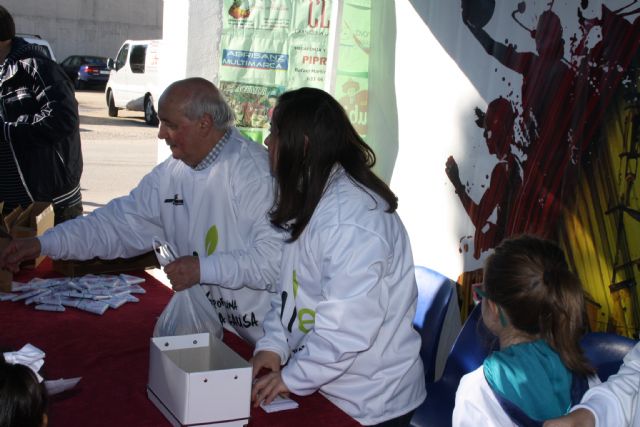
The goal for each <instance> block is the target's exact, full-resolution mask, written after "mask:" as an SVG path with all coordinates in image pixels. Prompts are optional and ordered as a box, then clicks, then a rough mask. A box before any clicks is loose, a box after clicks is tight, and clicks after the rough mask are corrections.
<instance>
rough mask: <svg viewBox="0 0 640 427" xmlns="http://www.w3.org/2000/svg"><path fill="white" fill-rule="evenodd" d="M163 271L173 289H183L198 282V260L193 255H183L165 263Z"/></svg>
mask: <svg viewBox="0 0 640 427" xmlns="http://www.w3.org/2000/svg"><path fill="white" fill-rule="evenodd" d="M164 272H165V274H166V275H167V277H168V278H169V281H170V282H171V286H173V290H174V291H183V290H185V289H187V288H190V287H191V286H193V285H195V284H197V283H200V260H199V259H198V257H195V256H183V257H180V258H178V259H177V260H175V261H173V262H171V263H169V264H167V265H165V267H164Z"/></svg>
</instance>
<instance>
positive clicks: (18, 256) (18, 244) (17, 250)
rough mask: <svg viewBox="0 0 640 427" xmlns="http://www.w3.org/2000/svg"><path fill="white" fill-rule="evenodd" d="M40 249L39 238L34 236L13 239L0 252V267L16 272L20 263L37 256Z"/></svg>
mask: <svg viewBox="0 0 640 427" xmlns="http://www.w3.org/2000/svg"><path fill="white" fill-rule="evenodd" d="M41 249H42V248H41V246H40V240H38V238H36V237H29V238H26V239H13V240H12V241H11V242H9V245H8V246H7V247H6V248H4V250H3V251H2V252H1V253H0V268H2V269H5V270H9V271H12V272H14V273H17V272H18V271H19V270H20V263H21V262H22V261H26V260H30V259H35V258H37V257H38V256H39V255H40V251H41Z"/></svg>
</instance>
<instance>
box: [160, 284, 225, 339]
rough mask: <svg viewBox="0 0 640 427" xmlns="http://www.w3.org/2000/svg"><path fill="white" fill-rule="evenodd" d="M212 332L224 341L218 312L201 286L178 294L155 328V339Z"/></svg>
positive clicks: (161, 315)
mask: <svg viewBox="0 0 640 427" xmlns="http://www.w3.org/2000/svg"><path fill="white" fill-rule="evenodd" d="M203 332H210V333H211V334H212V335H213V336H215V337H216V338H220V339H222V325H221V324H220V320H219V319H218V314H217V312H216V310H215V309H214V308H213V307H212V306H211V303H210V302H209V299H208V298H207V296H206V295H205V293H204V289H202V286H200V285H194V286H191V287H190V288H187V289H185V290H184V291H180V292H176V293H175V294H173V296H172V297H171V300H170V301H169V304H167V306H166V307H165V308H164V310H163V311H162V314H160V317H159V318H158V321H157V322H156V326H155V328H153V336H154V337H167V336H172V335H188V334H199V333H203Z"/></svg>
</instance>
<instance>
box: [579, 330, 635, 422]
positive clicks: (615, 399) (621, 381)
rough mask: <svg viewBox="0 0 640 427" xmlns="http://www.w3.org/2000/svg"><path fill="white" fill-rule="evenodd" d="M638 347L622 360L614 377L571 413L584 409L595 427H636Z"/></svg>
mask: <svg viewBox="0 0 640 427" xmlns="http://www.w3.org/2000/svg"><path fill="white" fill-rule="evenodd" d="M639 394H640V343H638V344H636V346H635V347H633V349H631V351H630V352H629V353H628V354H627V355H626V356H625V357H624V359H623V364H622V366H621V367H620V370H619V371H618V373H617V374H614V375H611V376H610V377H609V378H608V379H607V381H605V382H603V383H602V384H600V385H598V386H597V387H593V388H591V389H589V391H587V392H586V393H585V395H584V396H583V398H582V401H581V402H580V404H579V405H576V406H574V407H573V408H572V409H571V410H572V411H573V410H575V409H578V408H586V409H588V410H590V411H591V412H592V413H593V414H594V416H595V418H596V427H609V426H620V427H622V426H633V427H640V416H639V415H638V414H639V413H640V412H639V411H638V408H639V405H640V399H639V396H638V395H639Z"/></svg>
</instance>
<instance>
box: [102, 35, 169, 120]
mask: <svg viewBox="0 0 640 427" xmlns="http://www.w3.org/2000/svg"><path fill="white" fill-rule="evenodd" d="M161 42H162V41H161V40H127V41H125V42H124V43H123V44H122V47H121V48H120V50H119V51H118V55H117V56H116V58H115V59H112V58H109V59H108V61H107V65H108V66H109V68H110V69H111V72H110V74H109V81H107V86H106V88H105V96H106V101H107V106H108V107H109V116H111V117H116V116H117V115H118V110H121V109H127V110H132V111H144V121H145V122H146V123H147V124H149V125H153V126H156V125H157V124H158V115H157V113H156V111H157V107H158V105H157V103H158V97H159V95H160V94H159V90H160V87H159V78H158V71H159V61H160V49H161Z"/></svg>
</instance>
